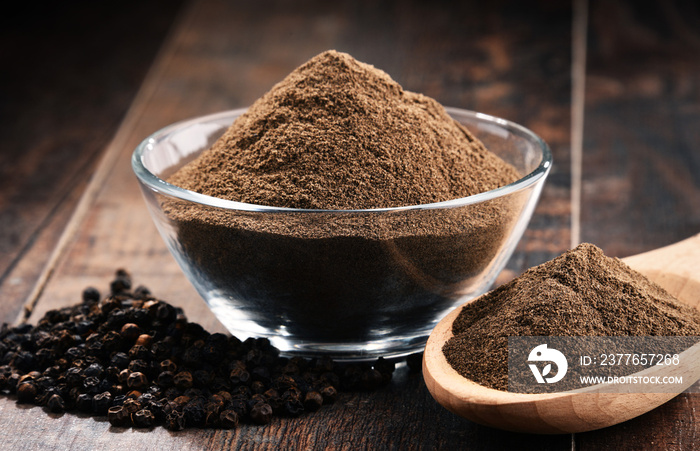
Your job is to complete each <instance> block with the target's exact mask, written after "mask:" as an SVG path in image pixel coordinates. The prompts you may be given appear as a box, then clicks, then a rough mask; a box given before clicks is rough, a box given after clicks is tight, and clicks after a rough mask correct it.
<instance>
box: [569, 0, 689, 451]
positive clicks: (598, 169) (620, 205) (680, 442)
mask: <svg viewBox="0 0 700 451" xmlns="http://www.w3.org/2000/svg"><path fill="white" fill-rule="evenodd" d="M699 30H700V7H699V6H698V4H697V2H690V1H671V2H651V3H650V2H643V3H640V2H633V1H622V2H603V1H598V0H594V1H591V3H590V28H589V46H588V49H589V51H588V71H587V86H586V109H585V135H584V136H585V139H584V156H583V158H584V160H583V199H582V206H583V211H582V217H581V220H582V224H581V230H582V235H583V236H582V238H583V240H584V241H590V242H593V243H595V244H597V245H599V246H601V247H602V248H603V249H604V250H605V252H606V253H607V254H609V255H616V256H626V255H632V254H637V253H639V252H644V251H648V250H650V249H654V248H657V247H660V246H665V245H667V244H669V243H672V242H675V241H678V240H680V239H683V238H686V237H688V236H690V235H693V234H696V233H698V231H700V216H699V212H700V147H698V143H699V142H700V135H699V134H698V133H700V59H698V54H700V31H699ZM691 270H694V271H697V270H698V268H697V267H694V268H691ZM696 391H697V390H696ZM699 409H700V396H698V394H697V393H693V394H682V395H680V396H679V397H677V398H675V399H674V400H672V401H671V402H669V403H667V404H665V405H664V406H662V407H661V408H658V409H655V410H653V411H651V412H649V413H648V414H645V415H643V416H641V417H639V418H636V419H634V420H631V421H628V422H626V423H623V424H620V425H617V426H614V427H611V428H607V429H604V430H600V431H595V432H588V433H585V434H577V435H576V437H575V444H576V447H577V449H582V450H589V449H591V450H593V449H600V448H602V447H607V448H611V449H671V450H687V449H696V448H697V446H698V445H697V444H698V443H700V422H699V421H698V416H697V412H698V410H699Z"/></svg>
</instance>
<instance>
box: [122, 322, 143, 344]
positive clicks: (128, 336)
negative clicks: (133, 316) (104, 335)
mask: <svg viewBox="0 0 700 451" xmlns="http://www.w3.org/2000/svg"><path fill="white" fill-rule="evenodd" d="M141 333H142V330H141V328H140V327H139V326H138V325H136V324H134V323H126V324H124V325H123V326H122V328H121V331H120V332H119V335H121V336H122V338H123V339H124V340H126V341H128V342H134V341H135V340H136V339H137V338H138V337H139V335H141Z"/></svg>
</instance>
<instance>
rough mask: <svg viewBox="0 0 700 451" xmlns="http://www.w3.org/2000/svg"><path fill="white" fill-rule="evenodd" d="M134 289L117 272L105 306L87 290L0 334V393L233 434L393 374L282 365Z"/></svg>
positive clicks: (117, 418)
mask: <svg viewBox="0 0 700 451" xmlns="http://www.w3.org/2000/svg"><path fill="white" fill-rule="evenodd" d="M130 287H131V279H130V276H129V275H128V273H126V271H120V272H118V274H117V280H115V283H114V284H113V285H112V290H113V293H112V294H111V296H109V297H108V298H106V299H104V300H103V301H102V302H101V303H100V304H98V302H99V293H98V292H97V290H94V289H86V290H84V292H83V303H82V304H79V305H77V306H74V307H66V308H61V309H57V310H52V311H49V312H47V313H46V315H45V316H44V317H43V318H42V319H41V320H40V321H39V323H38V325H37V326H36V327H33V326H31V325H29V324H24V325H21V326H18V327H9V326H6V325H5V326H2V327H0V390H4V391H5V392H10V393H17V402H20V403H22V402H26V403H34V404H36V405H41V406H46V409H47V410H49V411H52V412H63V411H71V410H78V411H82V412H91V413H92V414H94V415H107V417H108V420H109V422H110V424H112V425H113V426H115V427H116V426H119V427H128V426H135V427H151V426H154V425H157V424H160V425H163V426H164V427H166V428H168V429H171V430H180V429H183V428H185V427H214V428H235V427H237V425H238V423H239V421H248V422H253V423H258V424H266V423H269V422H270V421H271V419H272V417H273V415H284V416H298V415H301V414H302V413H303V412H313V411H316V410H318V409H319V408H320V407H321V405H322V404H326V403H330V402H333V401H334V400H335V399H336V397H337V391H336V388H335V387H336V386H337V387H343V388H350V389H353V388H365V389H371V388H375V387H377V386H379V385H382V384H385V383H386V382H388V380H389V379H390V378H391V375H392V373H393V371H394V366H395V365H394V363H393V362H389V361H385V360H383V359H379V360H377V361H376V362H374V363H373V364H371V365H370V364H359V365H357V364H356V365H346V364H342V365H341V364H336V363H334V362H333V360H331V359H329V358H327V357H323V358H317V359H313V360H307V359H304V358H301V357H293V358H289V359H288V358H283V357H280V356H279V351H278V350H277V349H276V348H274V347H273V346H272V345H271V344H270V341H269V340H267V339H256V338H249V339H246V340H245V341H244V342H242V341H241V340H239V339H238V338H236V337H232V336H227V335H224V334H220V333H214V334H210V333H209V332H207V331H206V330H204V329H203V328H202V327H201V326H200V325H198V324H195V323H190V322H189V321H187V318H186V317H185V315H184V312H183V311H182V309H180V308H176V307H173V306H171V305H169V304H167V303H166V302H163V301H160V300H157V299H155V298H153V296H152V295H151V294H150V292H149V291H148V290H147V289H146V288H139V289H137V290H136V291H135V292H133V293H130V292H129V290H130V289H131V288H130Z"/></svg>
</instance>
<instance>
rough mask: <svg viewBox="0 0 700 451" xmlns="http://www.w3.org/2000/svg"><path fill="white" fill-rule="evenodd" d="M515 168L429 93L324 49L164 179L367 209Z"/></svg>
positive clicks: (455, 193) (412, 201) (486, 182)
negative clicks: (413, 89)
mask: <svg viewBox="0 0 700 451" xmlns="http://www.w3.org/2000/svg"><path fill="white" fill-rule="evenodd" d="M519 177H520V176H519V174H518V172H517V171H516V170H515V169H514V168H513V167H512V166H510V165H509V164H507V163H505V162H504V161H503V160H501V159H500V158H499V157H497V156H496V155H495V154H493V153H491V152H489V151H488V150H487V149H486V148H485V147H484V145H483V144H482V143H481V142H480V141H479V140H478V139H476V138H475V137H474V136H473V135H472V134H471V133H470V132H469V131H468V130H467V129H466V128H464V127H463V126H462V125H460V124H458V123H457V122H456V121H454V120H453V119H452V118H450V116H449V115H447V113H446V112H445V110H444V108H442V106H441V105H440V104H438V103H437V102H436V101H435V100H433V99H431V98H429V97H426V96H423V95H421V94H416V93H413V92H409V91H404V90H403V89H402V88H401V86H399V85H398V84H397V83H396V82H395V81H393V80H392V79H391V78H390V77H389V76H388V75H387V74H386V73H384V72H382V71H381V70H378V69H376V68H374V67H372V66H370V65H368V64H364V63H361V62H359V61H356V60H355V59H354V58H352V57H351V56H350V55H347V54H345V53H340V52H336V51H327V52H324V53H322V54H320V55H318V56H316V57H314V58H312V59H311V60H309V61H308V62H307V63H305V64H303V65H302V66H300V67H299V68H297V69H296V70H295V71H293V72H292V73H291V74H289V75H288V76H287V77H286V78H285V79H284V80H283V81H282V82H280V83H278V84H277V85H275V86H274V87H273V88H272V89H271V90H270V91H269V92H268V93H267V94H265V95H264V96H263V97H261V98H260V99H259V100H258V101H256V102H255V103H254V104H253V105H252V106H251V107H250V108H249V110H248V111H247V112H246V113H245V114H244V115H243V116H241V117H240V118H238V120H236V121H235V122H234V123H233V125H232V126H231V127H230V128H229V129H228V130H227V131H226V133H225V134H224V135H223V136H222V137H221V138H220V139H219V140H218V141H216V142H215V143H214V145H213V146H212V147H211V148H210V149H209V150H207V151H205V152H204V153H203V154H202V155H201V156H200V157H199V158H198V159H196V160H195V161H193V162H191V163H190V164H188V165H186V166H185V167H183V168H181V169H180V170H179V171H178V172H176V173H175V174H174V175H172V176H171V177H170V178H169V179H168V181H169V182H170V183H172V184H174V185H177V186H180V187H183V188H186V189H189V190H191V191H196V192H199V193H202V194H207V195H209V196H213V197H218V198H222V199H228V200H235V201H240V202H246V203H252V204H259V205H269V206H278V207H292V208H315V209H366V208H383V207H398V206H406V205H418V204H425V203H432V202H440V201H445V200H449V199H456V198H461V197H466V196H470V195H473V194H477V193H481V192H484V191H488V190H491V189H495V188H498V187H500V186H504V185H507V184H509V183H511V182H514V181H515V180H517V179H518V178H519Z"/></svg>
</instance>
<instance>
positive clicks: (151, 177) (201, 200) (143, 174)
mask: <svg viewBox="0 0 700 451" xmlns="http://www.w3.org/2000/svg"><path fill="white" fill-rule="evenodd" d="M444 108H445V111H446V112H447V113H448V114H449V115H450V117H452V118H453V119H455V115H457V116H466V117H470V118H472V119H475V120H478V121H481V122H487V123H492V124H495V125H496V126H498V127H500V128H502V129H505V130H506V131H508V132H511V133H513V132H514V133H515V134H517V135H519V136H522V137H525V138H527V139H528V140H530V141H531V142H533V143H534V144H536V145H538V146H539V147H540V149H541V151H542V159H541V160H540V163H539V164H538V165H537V167H536V168H535V169H533V170H532V171H531V172H529V173H528V174H526V175H524V176H523V177H521V178H519V179H518V180H516V181H514V182H512V183H509V184H508V185H504V186H501V187H499V188H496V189H492V190H489V191H485V192H483V193H478V194H474V195H471V196H467V197H460V198H456V199H449V200H445V201H441V202H433V203H429V204H419V205H406V206H400V207H383V208H364V209H305V208H291V207H277V206H270V205H258V204H251V203H246V202H239V201H234V200H227V199H221V198H218V197H213V196H208V195H206V194H201V193H197V192H195V191H190V190H187V189H184V188H181V187H179V186H176V185H173V184H171V183H168V182H166V181H165V180H163V179H161V178H160V177H158V176H157V175H155V174H154V173H153V172H151V171H150V170H149V169H148V168H147V167H146V166H145V164H144V161H143V160H144V158H145V153H146V152H148V151H150V150H151V149H152V148H153V146H154V145H155V144H156V143H157V142H158V140H159V139H163V138H164V137H166V136H168V135H170V134H172V133H174V132H176V131H177V130H179V129H182V128H186V127H189V126H192V125H195V124H198V123H202V122H212V121H216V120H218V119H222V118H225V117H233V118H234V120H235V118H237V117H238V116H240V115H242V114H243V113H245V112H246V111H247V110H248V108H237V109H232V110H226V111H221V112H218V113H213V114H207V115H203V116H197V117H194V118H190V119H186V120H182V121H179V122H175V123H173V124H170V125H168V126H166V127H163V128H161V129H159V130H158V131H156V132H154V133H152V134H151V135H149V136H148V137H147V138H146V139H144V140H143V141H141V143H139V145H138V146H137V147H136V149H135V150H134V152H133V154H132V156H131V166H132V170H133V171H134V173H135V174H136V176H137V177H138V179H139V180H140V181H141V182H142V183H143V184H144V185H145V186H147V187H148V188H150V189H151V190H153V191H155V192H158V193H160V194H163V195H167V196H170V197H174V198H177V199H180V200H185V201H188V202H194V203H197V204H202V205H205V206H208V207H215V208H222V209H226V210H238V211H249V212H267V213H365V212H372V213H374V212H392V211H406V210H430V209H443V208H455V207H462V206H466V205H471V204H477V203H481V202H485V201H489V200H492V199H496V198H499V197H504V196H507V195H509V194H512V193H515V192H517V191H521V190H524V189H527V188H528V187H530V186H532V185H534V184H536V183H538V182H539V181H541V180H543V179H544V178H546V176H547V174H548V173H549V170H550V169H551V167H552V152H551V150H550V148H549V146H548V145H547V143H546V142H545V141H544V140H543V139H542V138H540V137H539V136H538V135H537V134H535V133H534V132H533V131H531V130H529V129H528V128H526V127H524V126H522V125H520V124H517V123H515V122H512V121H509V120H507V119H503V118H500V117H496V116H492V115H489V114H485V113H479V112H476V111H472V110H466V109H461V108H454V107H444Z"/></svg>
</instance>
